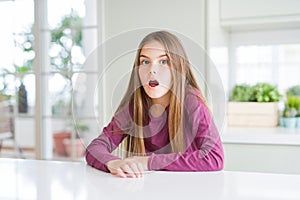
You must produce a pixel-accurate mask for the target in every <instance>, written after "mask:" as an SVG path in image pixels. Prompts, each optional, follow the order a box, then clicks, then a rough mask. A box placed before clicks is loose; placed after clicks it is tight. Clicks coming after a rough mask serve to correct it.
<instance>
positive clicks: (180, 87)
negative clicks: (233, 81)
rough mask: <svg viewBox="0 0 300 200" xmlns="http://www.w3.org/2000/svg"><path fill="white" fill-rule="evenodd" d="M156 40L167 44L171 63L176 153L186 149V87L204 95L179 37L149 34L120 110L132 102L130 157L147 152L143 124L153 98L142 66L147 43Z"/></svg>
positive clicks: (172, 141)
mask: <svg viewBox="0 0 300 200" xmlns="http://www.w3.org/2000/svg"><path fill="white" fill-rule="evenodd" d="M153 41H156V42H159V43H160V44H162V45H163V46H164V48H165V51H166V55H167V56H168V58H169V60H170V65H171V73H172V79H173V84H172V86H171V89H170V90H171V92H170V93H171V94H170V104H169V116H168V127H169V141H170V144H171V148H172V152H183V151H184V142H183V130H182V128H183V102H184V97H185V89H186V87H187V86H190V87H192V88H194V89H196V90H198V91H199V92H200V94H201V91H200V88H199V86H198V84H197V82H196V79H195V77H194V75H193V73H192V71H191V67H190V63H189V61H188V57H187V55H186V52H185V50H184V48H183V46H182V44H181V42H180V41H179V39H178V38H177V37H176V36H175V35H173V34H171V33H169V32H167V31H157V32H152V33H150V34H148V35H147V36H146V37H145V38H144V39H143V40H142V41H141V43H140V45H139V47H138V50H137V53H136V57H135V61H134V65H133V69H132V72H131V77H130V81H129V85H128V88H127V91H126V93H125V95H124V97H123V99H122V101H121V103H120V105H119V108H118V109H117V112H118V111H119V110H121V108H122V107H123V106H125V105H128V104H129V103H131V105H132V111H133V112H132V118H133V119H132V120H133V122H134V123H135V126H134V127H131V128H129V129H128V132H130V134H128V136H127V137H126V139H125V141H124V142H125V145H124V147H125V150H126V153H127V156H132V155H145V154H146V152H145V145H144V139H143V138H144V136H143V126H144V125H145V119H146V118H147V115H148V113H146V112H147V111H148V108H149V106H150V102H151V100H150V98H149V97H148V96H147V94H146V93H145V91H144V89H143V87H142V85H141V82H140V78H139V74H138V66H139V65H140V63H139V56H140V52H141V50H142V48H143V46H144V45H145V44H147V43H149V42H153ZM201 96H202V95H201Z"/></svg>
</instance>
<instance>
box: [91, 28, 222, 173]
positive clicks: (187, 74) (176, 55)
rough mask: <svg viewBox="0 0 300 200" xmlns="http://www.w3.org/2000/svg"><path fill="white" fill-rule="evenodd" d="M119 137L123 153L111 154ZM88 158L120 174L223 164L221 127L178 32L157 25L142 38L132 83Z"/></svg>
mask: <svg viewBox="0 0 300 200" xmlns="http://www.w3.org/2000/svg"><path fill="white" fill-rule="evenodd" d="M122 142H123V143H122ZM121 143H122V147H123V148H125V150H126V155H125V156H126V158H125V159H121V158H120V157H118V156H114V155H112V154H111V153H112V151H113V150H114V149H116V148H117V147H118V146H119V145H120V144H121ZM86 161H87V163H88V164H89V165H91V166H93V167H95V168H97V169H100V170H103V171H106V172H110V173H112V174H114V175H117V176H119V177H140V176H142V175H143V172H144V171H146V170H167V171H216V170H222V169H223V148H222V143H221V140H220V137H219V134H218V131H217V128H216V126H215V124H214V122H213V119H212V115H211V113H210V111H209V109H208V106H207V104H206V101H205V99H204V97H203V95H202V93H201V91H200V88H199V86H198V84H197V83H196V80H195V78H194V75H193V73H192V71H191V67H190V63H189V61H188V58H187V56H186V53H185V50H184V48H183V46H182V44H181V43H180V41H179V39H178V38H177V37H176V36H175V35H173V34H171V33H169V32H166V31H158V32H153V33H150V34H149V35H147V36H146V37H145V38H144V39H143V40H142V42H141V43H140V45H139V48H138V51H137V54H136V58H135V62H134V66H133V69H132V73H131V77H130V81H129V85H128V89H127V91H126V93H125V95H124V97H123V99H122V101H121V103H120V105H119V107H118V109H117V111H116V113H115V115H114V116H113V118H112V120H111V122H110V123H109V124H108V126H107V127H105V128H104V129H103V132H102V134H100V135H99V136H98V137H97V138H96V139H94V140H93V141H92V142H91V144H89V146H88V147H87V149H86Z"/></svg>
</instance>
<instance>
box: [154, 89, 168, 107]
mask: <svg viewBox="0 0 300 200" xmlns="http://www.w3.org/2000/svg"><path fill="white" fill-rule="evenodd" d="M170 96H171V93H170V91H169V92H167V93H166V94H165V95H164V96H162V97H160V98H155V99H154V98H153V99H151V105H155V104H159V105H161V106H162V107H163V108H164V109H165V108H166V107H167V106H168V105H169V104H170Z"/></svg>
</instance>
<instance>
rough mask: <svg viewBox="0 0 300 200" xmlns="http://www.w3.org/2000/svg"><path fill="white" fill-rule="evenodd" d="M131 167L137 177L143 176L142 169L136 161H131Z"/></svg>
mask: <svg viewBox="0 0 300 200" xmlns="http://www.w3.org/2000/svg"><path fill="white" fill-rule="evenodd" d="M129 167H130V168H131V169H132V171H133V172H134V174H135V176H136V177H141V176H142V171H141V170H140V168H139V167H138V164H136V163H131V164H130V165H129Z"/></svg>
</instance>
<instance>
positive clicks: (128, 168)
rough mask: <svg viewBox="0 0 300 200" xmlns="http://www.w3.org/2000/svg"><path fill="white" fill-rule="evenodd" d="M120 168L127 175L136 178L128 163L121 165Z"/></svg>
mask: <svg viewBox="0 0 300 200" xmlns="http://www.w3.org/2000/svg"><path fill="white" fill-rule="evenodd" d="M121 170H122V171H123V172H125V173H126V175H127V176H128V177H132V178H136V175H135V172H134V171H133V169H132V168H131V167H129V165H128V164H126V165H124V166H122V167H121Z"/></svg>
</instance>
